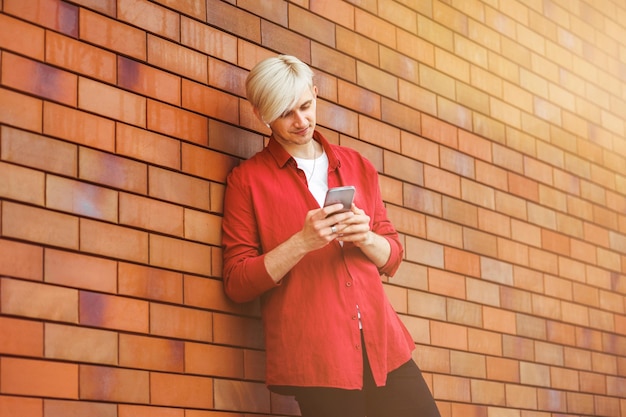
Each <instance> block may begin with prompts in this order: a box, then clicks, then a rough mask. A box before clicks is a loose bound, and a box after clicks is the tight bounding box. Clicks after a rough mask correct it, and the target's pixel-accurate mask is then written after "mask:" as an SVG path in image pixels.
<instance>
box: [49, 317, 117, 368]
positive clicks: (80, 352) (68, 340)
mask: <svg viewBox="0 0 626 417" xmlns="http://www.w3.org/2000/svg"><path fill="white" fill-rule="evenodd" d="M117 338H118V335H117V333H115V332H110V331H103V330H96V329H88V328H84V327H75V326H65V325H58V324H51V323H48V324H46V326H45V352H46V358H49V359H57V360H64V361H71V362H91V363H99V364H109V365H117V363H118V342H117Z"/></svg>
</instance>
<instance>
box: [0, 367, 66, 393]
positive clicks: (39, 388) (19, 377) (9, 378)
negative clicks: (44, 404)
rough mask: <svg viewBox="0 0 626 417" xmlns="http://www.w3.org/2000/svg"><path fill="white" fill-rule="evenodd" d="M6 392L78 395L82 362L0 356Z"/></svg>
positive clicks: (1, 374) (3, 386)
mask: <svg viewBox="0 0 626 417" xmlns="http://www.w3.org/2000/svg"><path fill="white" fill-rule="evenodd" d="M0 379H2V392H3V393H5V394H18V395H27V396H42V397H54V398H68V399H78V365H76V364H71V363H61V362H49V361H41V360H30V359H20V358H8V357H3V358H0Z"/></svg>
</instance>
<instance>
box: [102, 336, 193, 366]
mask: <svg viewBox="0 0 626 417" xmlns="http://www.w3.org/2000/svg"><path fill="white" fill-rule="evenodd" d="M119 340H120V341H119V352H120V353H119V356H120V361H119V364H120V365H121V366H124V367H127V368H135V369H148V370H155V371H165V372H178V373H180V372H182V371H183V366H184V363H183V358H184V344H183V342H181V341H179V340H168V339H162V338H155V337H145V336H136V335H128V334H122V335H120V337H119ZM100 363H102V362H100Z"/></svg>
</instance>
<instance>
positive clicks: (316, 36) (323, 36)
mask: <svg viewBox="0 0 626 417" xmlns="http://www.w3.org/2000/svg"><path fill="white" fill-rule="evenodd" d="M247 4H248V5H252V4H257V3H256V2H252V1H249V2H248V3H247ZM263 4H264V5H265V4H267V3H263ZM265 16H266V18H268V19H271V20H274V21H276V16H277V13H273V12H270V17H267V14H265ZM287 19H288V24H289V26H290V27H292V28H293V29H294V30H295V31H297V32H299V33H301V34H303V35H305V36H306V37H308V38H310V39H313V40H315V41H316V42H319V43H322V44H325V45H328V46H330V47H334V46H335V27H336V26H335V25H334V24H333V23H332V22H330V21H329V20H327V19H325V18H323V17H321V16H318V15H316V14H314V13H311V12H310V11H309V10H307V9H304V8H300V7H294V6H292V5H289V6H288V15H285V22H284V23H282V22H280V24H283V25H286V24H287ZM277 23H279V22H277Z"/></svg>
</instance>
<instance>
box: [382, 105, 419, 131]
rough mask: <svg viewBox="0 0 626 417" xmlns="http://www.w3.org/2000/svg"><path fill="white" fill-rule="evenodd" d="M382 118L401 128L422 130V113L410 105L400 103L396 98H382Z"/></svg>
mask: <svg viewBox="0 0 626 417" xmlns="http://www.w3.org/2000/svg"><path fill="white" fill-rule="evenodd" d="M382 115H383V117H382V120H383V121H384V122H385V123H388V124H390V125H393V126H397V127H399V128H400V129H404V130H406V131H409V132H415V133H417V132H420V131H421V129H422V127H421V120H420V115H421V113H420V112H419V111H417V110H415V109H413V108H411V107H409V106H405V105H404V104H400V103H398V102H397V101H396V100H393V99H389V98H385V97H383V99H382Z"/></svg>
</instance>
